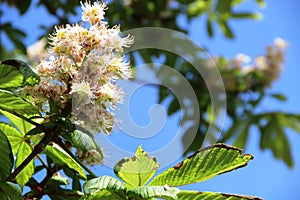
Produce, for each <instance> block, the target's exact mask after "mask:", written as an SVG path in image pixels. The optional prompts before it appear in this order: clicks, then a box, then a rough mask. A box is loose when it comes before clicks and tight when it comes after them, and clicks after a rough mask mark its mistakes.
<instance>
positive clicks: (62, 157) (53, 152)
mask: <svg viewBox="0 0 300 200" xmlns="http://www.w3.org/2000/svg"><path fill="white" fill-rule="evenodd" d="M45 153H46V155H47V156H49V157H50V158H51V160H52V161H53V162H54V163H55V164H56V165H57V166H65V165H66V166H68V167H69V168H71V169H73V170H75V171H76V172H78V174H79V176H80V177H82V178H83V179H86V175H85V173H84V171H83V169H82V168H81V166H80V165H79V164H78V163H77V162H76V161H75V160H74V159H73V158H72V157H71V156H70V155H69V154H68V153H67V152H65V151H64V150H63V149H62V148H61V147H60V146H58V145H57V144H56V143H52V144H51V145H47V146H46V148H45Z"/></svg>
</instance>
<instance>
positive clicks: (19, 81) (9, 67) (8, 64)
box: [0, 60, 40, 89]
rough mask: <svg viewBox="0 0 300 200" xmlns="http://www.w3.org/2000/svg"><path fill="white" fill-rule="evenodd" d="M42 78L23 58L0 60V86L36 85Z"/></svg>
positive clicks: (2, 87)
mask: <svg viewBox="0 0 300 200" xmlns="http://www.w3.org/2000/svg"><path fill="white" fill-rule="evenodd" d="M39 81H40V78H39V76H38V75H37V74H35V73H34V72H33V71H32V69H31V68H30V66H29V65H28V64H27V63H25V62H23V61H21V60H4V61H1V62H0V88H1V89H4V88H18V87H21V86H25V85H30V86H34V85H36V84H38V83H39Z"/></svg>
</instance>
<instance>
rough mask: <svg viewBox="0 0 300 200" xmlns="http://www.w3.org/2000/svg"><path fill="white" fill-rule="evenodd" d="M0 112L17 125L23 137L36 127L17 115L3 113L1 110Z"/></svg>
mask: <svg viewBox="0 0 300 200" xmlns="http://www.w3.org/2000/svg"><path fill="white" fill-rule="evenodd" d="M0 112H1V113H2V114H3V115H4V116H5V117H7V118H8V119H9V121H10V122H11V123H12V124H13V125H15V126H16V127H17V128H18V129H19V131H20V133H21V134H22V135H26V133H28V131H30V130H31V129H32V128H33V127H34V125H32V124H30V123H29V122H27V121H25V120H23V119H21V118H19V117H17V116H15V115H13V114H11V113H9V112H6V111H1V110H0ZM24 117H27V118H29V117H32V116H26V115H24Z"/></svg>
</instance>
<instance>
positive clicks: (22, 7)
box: [16, 0, 31, 15]
mask: <svg viewBox="0 0 300 200" xmlns="http://www.w3.org/2000/svg"><path fill="white" fill-rule="evenodd" d="M30 3H31V0H16V6H17V8H18V9H19V11H20V14H21V15H23V14H25V13H26V11H27V10H28V8H29V6H30Z"/></svg>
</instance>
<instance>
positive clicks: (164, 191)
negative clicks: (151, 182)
mask: <svg viewBox="0 0 300 200" xmlns="http://www.w3.org/2000/svg"><path fill="white" fill-rule="evenodd" d="M179 191H180V190H179V189H178V188H174V187H168V186H142V187H137V188H132V189H129V190H128V192H127V195H128V198H129V199H135V200H143V199H151V198H164V199H173V200H177V199H178V198H177V194H178V193H179Z"/></svg>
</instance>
